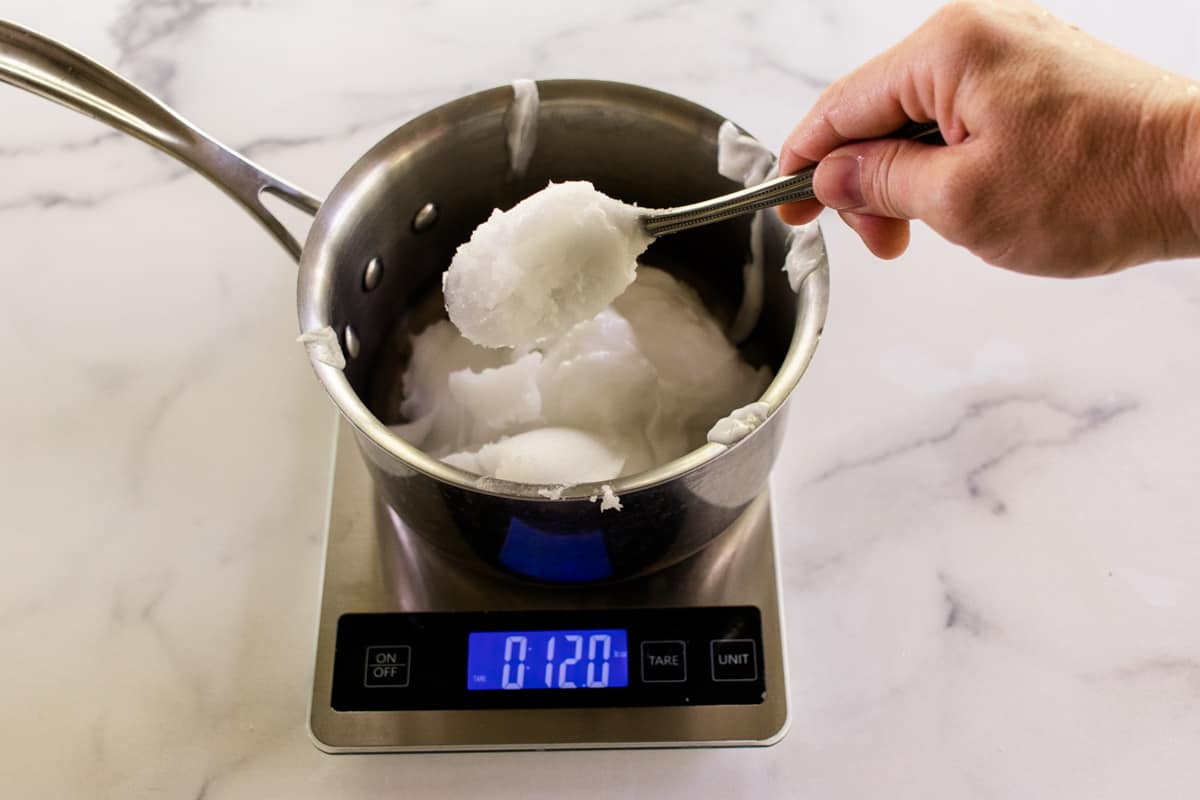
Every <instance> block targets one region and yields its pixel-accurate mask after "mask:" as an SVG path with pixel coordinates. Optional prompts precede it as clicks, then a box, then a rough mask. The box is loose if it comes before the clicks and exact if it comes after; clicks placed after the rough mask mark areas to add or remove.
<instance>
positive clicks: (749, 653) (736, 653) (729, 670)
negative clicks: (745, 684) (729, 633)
mask: <svg viewBox="0 0 1200 800" xmlns="http://www.w3.org/2000/svg"><path fill="white" fill-rule="evenodd" d="M711 647H712V676H713V680H714V681H753V680H757V679H758V649H757V645H756V644H755V642H754V640H753V639H714V640H713V641H712V645H711Z"/></svg>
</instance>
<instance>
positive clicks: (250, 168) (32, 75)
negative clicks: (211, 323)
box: [0, 19, 321, 260]
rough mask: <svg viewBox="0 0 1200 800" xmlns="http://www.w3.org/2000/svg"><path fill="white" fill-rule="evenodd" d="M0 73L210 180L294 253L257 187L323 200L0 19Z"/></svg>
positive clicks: (301, 203)
mask: <svg viewBox="0 0 1200 800" xmlns="http://www.w3.org/2000/svg"><path fill="white" fill-rule="evenodd" d="M0 81H3V82H5V83H11V84H12V85H14V86H18V87H20V88H22V89H28V90H29V91H31V92H33V93H34V94H38V95H41V96H42V97H45V98H48V99H50V100H53V101H54V102H56V103H61V104H62V105H64V106H66V107H67V108H73V109H75V110H76V111H79V112H81V113H83V114H87V115H88V116H89V117H94V118H95V119H98V120H100V121H101V122H105V123H108V124H109V125H111V126H112V127H114V128H116V129H117V130H119V131H123V132H125V133H128V134H130V135H131V136H136V137H137V138H139V139H141V140H142V141H143V142H146V143H148V144H151V145H153V146H155V147H157V148H158V149H159V150H162V151H163V152H165V153H168V154H170V155H172V156H174V157H175V158H177V159H178V160H179V161H181V162H183V163H184V164H186V165H187V166H189V167H191V168H192V169H194V170H195V171H196V172H199V173H200V174H201V175H203V176H204V177H206V178H208V179H209V180H210V181H212V182H213V183H214V184H215V185H216V186H217V187H219V188H220V189H221V190H222V191H224V192H225V193H226V194H228V195H229V196H230V197H232V198H233V199H234V200H236V201H237V202H238V204H239V205H241V206H242V207H243V208H244V209H246V210H247V211H249V212H250V214H251V215H253V216H254V218H255V219H257V220H258V221H259V222H260V223H262V225H263V227H265V228H266V229H267V230H268V231H269V232H270V234H271V235H272V236H274V237H275V239H276V240H277V241H278V242H279V243H280V244H281V245H283V246H284V248H285V249H286V250H287V251H288V252H289V253H291V254H292V257H293V258H295V259H297V260H299V258H300V243H299V242H297V241H296V239H295V237H293V236H292V235H291V233H289V232H288V230H287V228H285V227H284V226H283V224H282V223H281V222H280V221H279V220H278V219H276V218H275V217H274V216H273V215H272V214H271V212H270V211H269V210H268V209H267V208H266V206H264V205H263V202H262V194H263V193H267V194H271V195H274V196H275V197H278V198H279V199H280V200H283V201H285V202H287V203H288V204H290V205H293V206H295V207H296V208H299V209H301V210H302V211H307V212H309V213H310V214H315V213H316V212H317V209H318V208H320V205H321V201H320V200H318V199H316V198H315V197H313V196H312V195H310V194H308V193H307V192H304V191H302V190H301V189H298V188H297V187H295V186H293V185H292V184H290V183H288V182H287V181H284V180H282V179H281V178H278V177H276V176H274V175H272V174H271V173H270V172H267V171H266V170H265V169H263V168H262V167H260V166H258V165H257V164H255V163H253V162H252V161H250V160H248V159H246V158H243V157H242V156H240V155H238V154H237V153H236V152H234V151H233V150H230V149H229V148H228V147H225V146H224V145H223V144H221V143H220V142H218V141H216V140H215V139H213V138H212V137H210V136H208V135H207V134H205V133H204V132H202V131H201V130H199V129H198V128H196V127H195V126H193V125H192V124H191V123H189V122H188V121H187V120H185V119H184V118H183V117H181V116H179V115H178V114H176V113H175V112H174V111H172V110H171V109H170V108H168V107H167V106H166V105H164V104H163V103H161V102H160V101H159V100H157V99H156V98H154V97H152V96H151V95H149V94H147V93H146V92H144V91H142V90H141V89H139V88H138V87H137V86H134V85H133V84H132V83H130V82H129V81H127V80H125V79H124V78H122V77H121V76H119V75H117V74H116V73H114V72H112V71H111V70H109V69H107V68H105V67H103V66H101V65H100V64H98V63H96V62H95V61H93V60H92V59H90V58H88V57H87V56H85V55H83V54H82V53H79V52H76V51H75V50H72V49H70V48H69V47H66V46H65V45H62V44H59V43H58V42H56V41H54V40H53V39H48V38H46V37H45V36H42V35H41V34H38V33H35V32H33V31H31V30H29V29H28V28H23V27H21V26H20V25H17V24H15V23H13V22H9V21H7V20H3V19H0Z"/></svg>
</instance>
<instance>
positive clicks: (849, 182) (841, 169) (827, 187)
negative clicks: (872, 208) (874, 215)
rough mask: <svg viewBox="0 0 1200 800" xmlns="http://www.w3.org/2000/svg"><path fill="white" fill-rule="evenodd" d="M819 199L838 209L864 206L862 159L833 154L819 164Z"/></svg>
mask: <svg viewBox="0 0 1200 800" xmlns="http://www.w3.org/2000/svg"><path fill="white" fill-rule="evenodd" d="M815 188H816V190H817V199H818V200H820V201H821V202H822V203H823V204H824V205H825V206H826V207H828V208H833V209H837V210H839V211H840V210H844V209H850V208H862V206H863V204H864V202H863V191H862V159H861V158H859V157H858V156H833V157H832V158H826V159H825V160H823V161H822V162H821V163H820V164H819V165H818V166H817V176H816V183H815Z"/></svg>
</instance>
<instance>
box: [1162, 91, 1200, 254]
mask: <svg viewBox="0 0 1200 800" xmlns="http://www.w3.org/2000/svg"><path fill="white" fill-rule="evenodd" d="M1175 119H1176V120H1177V121H1176V122H1175V123H1174V124H1172V125H1170V126H1168V129H1167V131H1166V136H1167V145H1166V147H1165V152H1166V153H1167V169H1168V170H1169V171H1168V173H1167V177H1168V180H1167V182H1166V183H1165V186H1167V187H1169V189H1168V190H1169V194H1170V203H1171V205H1172V207H1171V208H1169V209H1168V214H1169V215H1170V217H1169V218H1174V219H1176V220H1178V223H1177V226H1172V228H1171V229H1172V230H1177V233H1175V234H1174V235H1175V236H1177V237H1178V239H1177V240H1176V239H1172V241H1171V244H1170V245H1169V246H1168V254H1167V255H1168V258H1189V257H1192V256H1200V90H1197V88H1196V84H1191V85H1190V87H1189V88H1186V89H1184V90H1183V94H1182V96H1181V97H1180V98H1177V103H1176V110H1175ZM1172 162H1173V163H1172Z"/></svg>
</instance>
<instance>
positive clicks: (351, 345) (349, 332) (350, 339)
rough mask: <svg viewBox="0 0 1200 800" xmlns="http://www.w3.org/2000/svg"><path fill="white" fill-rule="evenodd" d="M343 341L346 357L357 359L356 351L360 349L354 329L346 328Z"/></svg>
mask: <svg viewBox="0 0 1200 800" xmlns="http://www.w3.org/2000/svg"><path fill="white" fill-rule="evenodd" d="M345 339H346V355H348V356H350V357H351V358H358V351H359V347H360V344H359V341H358V334H357V333H355V332H354V328H351V327H350V326H349V325H347V326H346V334H345Z"/></svg>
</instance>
